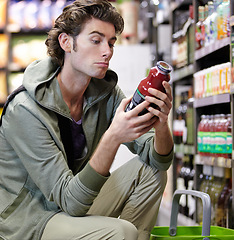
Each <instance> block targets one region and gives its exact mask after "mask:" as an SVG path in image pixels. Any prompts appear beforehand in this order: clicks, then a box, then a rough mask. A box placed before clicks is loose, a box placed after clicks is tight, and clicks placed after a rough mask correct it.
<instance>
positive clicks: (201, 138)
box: [197, 115, 206, 156]
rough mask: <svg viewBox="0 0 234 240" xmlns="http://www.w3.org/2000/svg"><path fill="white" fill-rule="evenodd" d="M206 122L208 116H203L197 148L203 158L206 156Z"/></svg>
mask: <svg viewBox="0 0 234 240" xmlns="http://www.w3.org/2000/svg"><path fill="white" fill-rule="evenodd" d="M205 121H206V115H202V116H201V120H200V122H199V124H198V129H197V131H198V132H197V147H198V149H197V150H198V152H199V154H200V155H201V156H203V155H204V150H203V149H204V148H205V147H204V146H203V140H204V139H203V138H204V132H205V130H204V128H205Z"/></svg>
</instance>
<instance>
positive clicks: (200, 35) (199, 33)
mask: <svg viewBox="0 0 234 240" xmlns="http://www.w3.org/2000/svg"><path fill="white" fill-rule="evenodd" d="M204 11H205V8H204V6H199V8H198V12H199V19H198V22H197V23H196V29H195V33H196V34H195V39H196V50H198V49H200V48H202V47H203V46H204V40H205V27H204Z"/></svg>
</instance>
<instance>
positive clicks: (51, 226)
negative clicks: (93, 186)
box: [41, 157, 167, 240]
mask: <svg viewBox="0 0 234 240" xmlns="http://www.w3.org/2000/svg"><path fill="white" fill-rule="evenodd" d="M166 180H167V175H166V172H164V171H159V170H152V168H151V167H149V166H147V165H145V164H143V163H142V162H141V161H140V160H139V159H138V157H135V158H133V159H132V160H130V161H129V162H127V163H126V164H124V165H123V166H121V167H120V168H118V169H117V170H115V171H114V172H113V173H112V174H111V176H110V178H109V179H108V180H107V182H106V183H105V184H104V186H103V187H102V189H101V191H100V193H99V195H98V196H97V198H96V199H95V201H94V203H93V205H92V207H91V208H90V210H89V211H88V214H87V216H85V217H71V216H69V215H67V214H66V213H58V214H56V215H55V216H54V217H52V218H51V219H50V220H49V222H48V223H47V225H46V227H45V230H44V233H43V236H42V238H41V239H42V240H70V239H74V240H75V239H76V240H78V239H82V240H107V239H111V240H122V239H126V240H137V239H138V240H148V239H149V237H150V231H151V229H152V228H153V226H154V225H155V223H156V219H157V215H158V209H159V205H160V202H161V199H162V194H163V191H164V189H165V185H166Z"/></svg>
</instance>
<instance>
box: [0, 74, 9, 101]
mask: <svg viewBox="0 0 234 240" xmlns="http://www.w3.org/2000/svg"><path fill="white" fill-rule="evenodd" d="M7 95H8V94H7V80H6V74H5V72H0V103H4V102H5V101H6V99H7Z"/></svg>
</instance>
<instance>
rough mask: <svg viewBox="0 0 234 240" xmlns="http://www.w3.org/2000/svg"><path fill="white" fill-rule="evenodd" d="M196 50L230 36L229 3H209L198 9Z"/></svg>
mask: <svg viewBox="0 0 234 240" xmlns="http://www.w3.org/2000/svg"><path fill="white" fill-rule="evenodd" d="M198 13H199V18H198V22H197V23H196V29H195V31H196V50H198V49H201V48H202V47H206V46H209V44H212V43H214V42H215V41H217V40H220V39H223V38H226V37H229V36H230V1H229V0H224V1H221V0H214V1H213V2H212V1H209V2H208V3H207V4H206V5H205V6H199V8H198Z"/></svg>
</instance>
